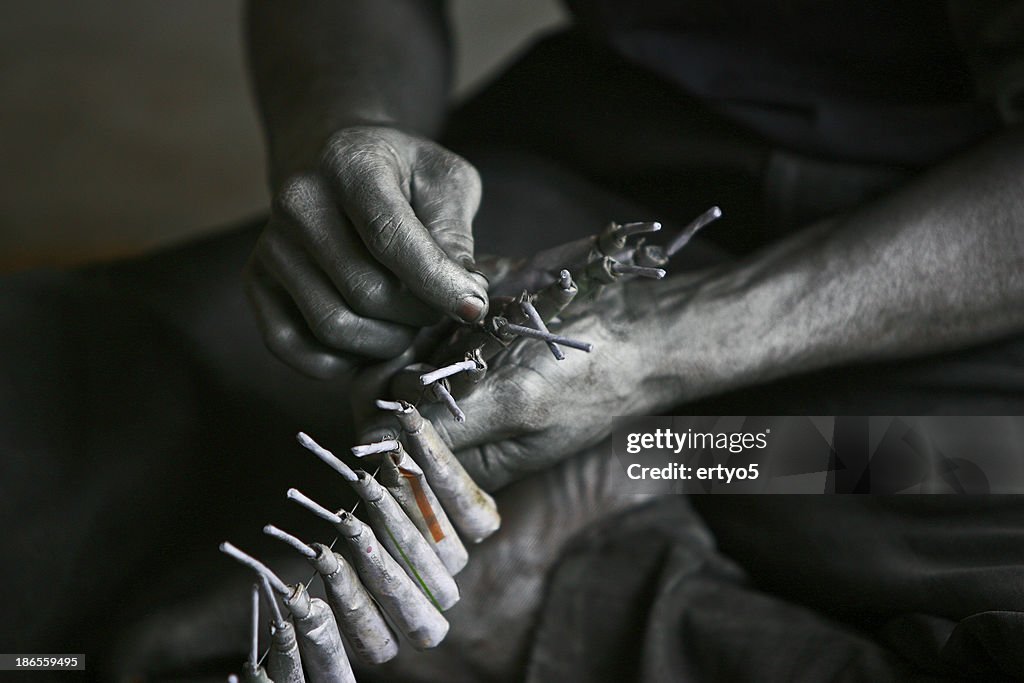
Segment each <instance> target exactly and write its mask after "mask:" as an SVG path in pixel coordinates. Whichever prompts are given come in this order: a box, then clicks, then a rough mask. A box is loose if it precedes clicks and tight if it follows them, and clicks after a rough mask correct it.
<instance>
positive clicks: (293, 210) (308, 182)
mask: <svg viewBox="0 0 1024 683" xmlns="http://www.w3.org/2000/svg"><path fill="white" fill-rule="evenodd" d="M323 199H324V195H323V190H322V186H321V183H320V181H319V179H318V178H317V177H316V175H314V174H312V173H301V174H298V175H294V176H291V177H290V178H288V179H287V180H285V181H284V183H282V184H281V188H280V189H279V190H278V191H277V194H276V195H275V197H274V207H273V208H274V210H275V211H277V212H279V213H280V214H283V215H285V216H288V217H289V218H293V219H301V218H302V217H303V216H305V215H306V214H307V213H308V212H309V211H311V210H313V209H316V208H317V207H318V206H319V205H320V203H321V202H322V201H323Z"/></svg>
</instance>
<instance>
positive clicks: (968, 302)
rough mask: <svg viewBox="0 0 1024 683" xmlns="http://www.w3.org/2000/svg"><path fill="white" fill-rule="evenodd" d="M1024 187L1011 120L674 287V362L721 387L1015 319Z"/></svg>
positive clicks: (891, 353) (1022, 149) (930, 342)
mask: <svg viewBox="0 0 1024 683" xmlns="http://www.w3.org/2000/svg"><path fill="white" fill-rule="evenodd" d="M1022 189H1024V134H1022V133H1021V132H1020V131H1016V132H1013V133H1009V134H1006V135H1004V136H1002V137H1001V138H1000V139H998V140H994V141H992V142H991V143H987V144H985V145H984V146H982V147H981V148H979V149H977V150H975V151H973V152H971V153H969V154H967V155H965V156H964V157H962V158H960V159H959V160H956V161H954V162H951V163H949V164H946V165H944V166H942V167H940V168H937V169H935V170H934V171H931V172H929V173H927V174H925V175H923V176H922V177H921V178H919V179H917V180H915V181H914V182H912V183H910V184H909V185H908V186H906V187H905V188H904V189H902V190H900V191H898V192H896V193H894V194H892V195H891V196H889V197H886V198H884V199H882V200H880V201H877V202H874V203H872V204H870V205H868V206H865V207H863V208H862V209H860V210H858V211H856V212H855V213H853V214H850V215H848V216H843V217H839V218H836V219H833V220H831V221H828V222H826V223H823V224H819V225H817V226H814V227H812V228H810V229H808V230H806V231H804V232H802V233H799V234H797V235H795V236H793V237H792V238H790V239H787V240H785V241H784V242H782V243H780V244H778V245H776V246H774V247H772V248H770V249H768V250H766V251H764V252H762V253H760V254H758V255H756V256H754V257H753V258H751V259H749V260H748V261H746V262H744V263H741V264H739V265H738V266H735V267H731V268H729V269H727V270H724V271H723V272H721V273H719V274H717V275H716V276H714V277H712V278H709V279H708V280H706V281H705V282H704V283H703V284H702V285H701V286H700V287H699V289H698V291H697V292H696V293H695V294H694V293H693V292H690V293H687V294H685V295H684V294H682V293H679V294H677V295H676V296H677V299H678V303H679V304H680V305H684V306H685V307H686V309H687V310H688V311H689V313H688V314H683V315H680V316H678V319H677V321H676V322H675V323H674V324H675V325H677V328H676V329H675V330H673V331H672V333H673V334H674V335H677V337H678V338H683V339H686V340H687V344H684V345H679V346H677V348H679V349H680V351H679V352H678V353H677V354H676V357H674V358H673V359H672V363H673V364H674V367H675V369H677V370H679V372H683V373H684V374H685V372H686V369H691V368H692V357H690V358H683V356H685V355H687V354H692V353H694V352H698V353H703V354H704V357H705V359H706V363H705V364H704V365H703V366H702V369H703V372H705V373H706V375H707V376H706V377H705V378H704V379H706V380H707V382H709V383H710V384H711V386H712V387H713V390H721V389H730V388H737V387H741V386H745V385H748V384H753V383H755V382H760V381H764V380H768V379H774V378H777V377H781V376H785V375H789V374H794V373H798V372H804V371H809V370H814V369H820V368H823V367H829V366H834V365H839V364H844V363H851V362H859V361H872V360H882V359H894V358H900V357H907V356H913V355H919V354H923V353H929V352H937V351H943V350H949V349H956V348H962V347H965V346H968V345H971V344H974V343H980V342H984V341H987V340H990V339H994V338H997V337H999V336H1001V335H1005V334H1008V333H1012V332H1015V331H1019V330H1022V329H1024V193H1022ZM683 298H686V299H688V303H685V304H683V303H682V300H683ZM695 325H696V327H694V326H695ZM691 341H692V344H693V345H694V346H688V344H690V343H691ZM684 381H685V378H684Z"/></svg>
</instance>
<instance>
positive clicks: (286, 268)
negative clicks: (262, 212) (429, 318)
mask: <svg viewBox="0 0 1024 683" xmlns="http://www.w3.org/2000/svg"><path fill="white" fill-rule="evenodd" d="M279 235H280V233H279V232H277V231H273V230H268V231H267V232H265V233H264V235H263V236H262V237H261V238H260V243H259V245H257V253H259V254H260V257H261V260H262V262H263V264H264V265H265V267H266V269H267V272H268V273H270V274H271V275H272V276H274V278H276V279H277V281H278V282H279V283H280V284H281V286H282V287H284V289H285V290H287V292H288V293H289V294H290V295H291V297H292V299H293V300H294V301H295V305H296V306H297V307H298V309H299V311H300V312H301V313H302V317H303V318H305V320H306V323H307V324H308V325H309V328H310V329H311V330H312V332H313V335H314V336H315V337H316V338H317V339H318V340H320V342H321V343H323V344H326V345H327V346H329V347H331V348H334V349H340V350H342V351H349V352H351V353H356V354H360V355H363V356H369V357H371V358H391V357H393V356H397V355H398V354H400V353H402V352H403V351H404V350H405V349H407V348H408V347H409V345H410V344H411V343H412V340H413V337H415V335H416V331H415V329H413V328H411V327H407V326H405V325H399V324H398V323H393V322H389V321H385V320H373V319H371V318H364V317H363V316H360V315H357V314H356V313H354V312H353V311H352V309H351V308H349V307H348V305H347V304H346V303H345V301H344V300H343V299H342V298H341V295H340V294H339V293H338V290H337V289H335V287H334V285H333V283H331V281H330V280H329V279H328V278H327V276H326V275H325V274H324V272H323V271H322V270H320V268H319V267H318V266H317V265H316V264H315V263H314V262H313V261H312V259H310V258H309V257H308V256H307V255H306V254H305V253H303V252H302V251H301V250H300V249H299V248H298V247H297V246H295V245H294V244H293V243H292V242H291V241H290V240H289V239H287V238H285V237H280V236H279Z"/></svg>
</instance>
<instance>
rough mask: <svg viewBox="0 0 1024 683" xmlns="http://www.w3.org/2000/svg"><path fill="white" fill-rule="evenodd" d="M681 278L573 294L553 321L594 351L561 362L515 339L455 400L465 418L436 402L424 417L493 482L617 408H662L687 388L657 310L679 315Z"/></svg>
mask: <svg viewBox="0 0 1024 683" xmlns="http://www.w3.org/2000/svg"><path fill="white" fill-rule="evenodd" d="M681 283H682V280H677V281H676V282H675V283H672V284H671V285H670V284H669V283H668V282H647V281H643V282H641V281H635V282H629V283H626V284H624V285H616V286H610V287H608V288H607V289H606V290H605V291H603V292H602V293H601V295H600V296H599V298H598V299H597V300H596V301H594V302H591V303H588V304H584V303H582V302H573V303H572V304H570V307H569V308H568V309H567V310H566V311H564V312H563V314H562V316H561V319H562V322H561V323H560V324H549V328H550V329H551V331H552V332H555V333H557V334H560V335H563V336H567V337H572V338H575V339H579V340H583V341H587V342H591V343H592V344H594V350H593V351H592V352H591V353H584V352H581V351H576V350H573V349H565V350H564V353H565V356H566V358H565V360H563V361H556V360H555V359H554V357H553V356H552V354H551V352H550V350H549V349H548V347H547V346H546V345H545V344H544V343H543V342H540V341H536V340H532V339H519V340H516V341H515V342H513V343H512V345H511V346H510V347H509V348H508V349H506V350H505V351H503V352H501V353H500V354H499V355H498V356H496V357H495V358H493V359H492V360H491V361H489V364H490V369H489V370H488V373H487V376H486V377H485V379H484V380H483V382H481V383H480V384H479V385H478V386H477V388H476V390H475V391H474V392H473V393H472V394H471V395H469V396H468V397H465V398H462V399H460V401H459V405H460V406H461V408H462V410H463V411H464V412H465V414H466V416H467V419H466V422H464V423H461V424H460V423H456V422H455V421H454V420H452V419H451V416H449V415H448V414H447V413H446V411H445V409H444V408H442V407H441V406H439V405H436V404H433V405H429V406H425V407H424V409H423V413H424V415H427V416H429V417H430V418H431V419H432V421H433V422H434V424H435V425H436V426H437V428H438V431H439V432H440V433H441V435H442V437H443V438H444V439H445V440H446V441H447V442H448V444H449V445H450V446H451V447H452V449H453V450H454V451H455V452H456V455H457V456H458V458H459V460H460V461H462V462H463V463H464V464H465V466H466V469H467V470H468V471H469V473H470V474H471V475H472V476H473V478H474V479H475V480H476V481H477V482H479V483H480V484H481V485H482V486H483V487H484V488H487V489H489V490H494V489H497V488H500V487H501V486H503V485H505V484H507V483H509V482H510V481H514V480H515V479H518V478H520V477H522V476H523V475H525V474H527V473H528V472H531V471H536V470H539V469H543V468H546V467H548V466H550V465H552V464H553V463H555V462H557V461H558V460H560V459H562V458H564V457H566V456H568V455H571V454H573V453H576V452H578V451H579V450H580V449H582V448H586V447H588V446H590V445H592V444H594V443H597V442H598V441H600V440H601V439H603V438H604V437H606V436H607V435H608V434H609V433H610V430H611V418H612V417H613V416H616V415H643V414H648V413H653V412H657V411H658V410H664V409H667V408H668V407H670V406H671V405H673V404H674V403H675V402H676V401H678V400H679V398H680V397H681V396H682V395H683V393H684V391H683V388H682V383H683V378H681V377H680V375H679V374H678V372H677V369H676V368H673V367H670V366H669V364H668V363H667V362H666V359H668V358H670V357H671V355H672V354H669V353H668V351H669V348H670V347H671V346H673V345H674V344H675V342H676V340H673V339H671V338H669V336H668V335H667V334H666V333H665V330H664V328H663V326H662V322H661V316H672V315H681V314H682V311H681V309H682V308H684V305H683V302H684V298H683V297H681V296H680V295H679V294H680V292H682V291H685V286H682V285H681ZM669 288H671V289H672V290H673V293H674V294H675V296H672V297H668V298H670V299H671V300H672V301H673V302H674V303H673V304H672V306H671V307H669V308H667V310H661V308H660V306H659V301H661V302H662V303H664V297H662V296H660V293H664V292H665V291H666V290H667V289H669ZM687 379H690V380H691V381H692V382H693V383H694V384H696V383H698V382H699V381H700V379H699V377H698V376H696V375H694V376H693V377H692V378H687Z"/></svg>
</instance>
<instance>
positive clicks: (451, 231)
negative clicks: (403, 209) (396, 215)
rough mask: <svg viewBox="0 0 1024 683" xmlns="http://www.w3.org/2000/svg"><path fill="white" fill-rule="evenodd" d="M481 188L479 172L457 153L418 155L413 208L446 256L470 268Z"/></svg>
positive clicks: (413, 180) (413, 189)
mask: <svg viewBox="0 0 1024 683" xmlns="http://www.w3.org/2000/svg"><path fill="white" fill-rule="evenodd" d="M480 191H481V190H480V174H479V173H477V171H476V169H475V168H473V166H471V165H470V164H469V163H467V162H466V161H465V160H464V159H462V158H461V157H459V156H458V155H456V154H453V153H451V152H448V151H438V152H432V153H427V154H422V155H420V158H419V159H417V165H416V169H415V171H414V173H413V178H412V208H413V209H414V210H415V211H416V215H417V216H419V218H420V221H421V222H422V223H423V226H424V227H425V228H426V229H427V231H428V232H429V233H430V234H431V235H432V236H433V238H434V240H435V241H436V242H437V244H438V245H439V246H440V247H441V249H442V251H444V253H445V254H447V255H448V258H450V259H452V260H453V261H455V262H456V263H459V264H462V265H463V266H464V267H466V268H470V269H472V268H474V265H473V258H474V257H473V218H474V217H475V216H476V212H477V210H478V209H479V208H480ZM481 277H482V275H481Z"/></svg>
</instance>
